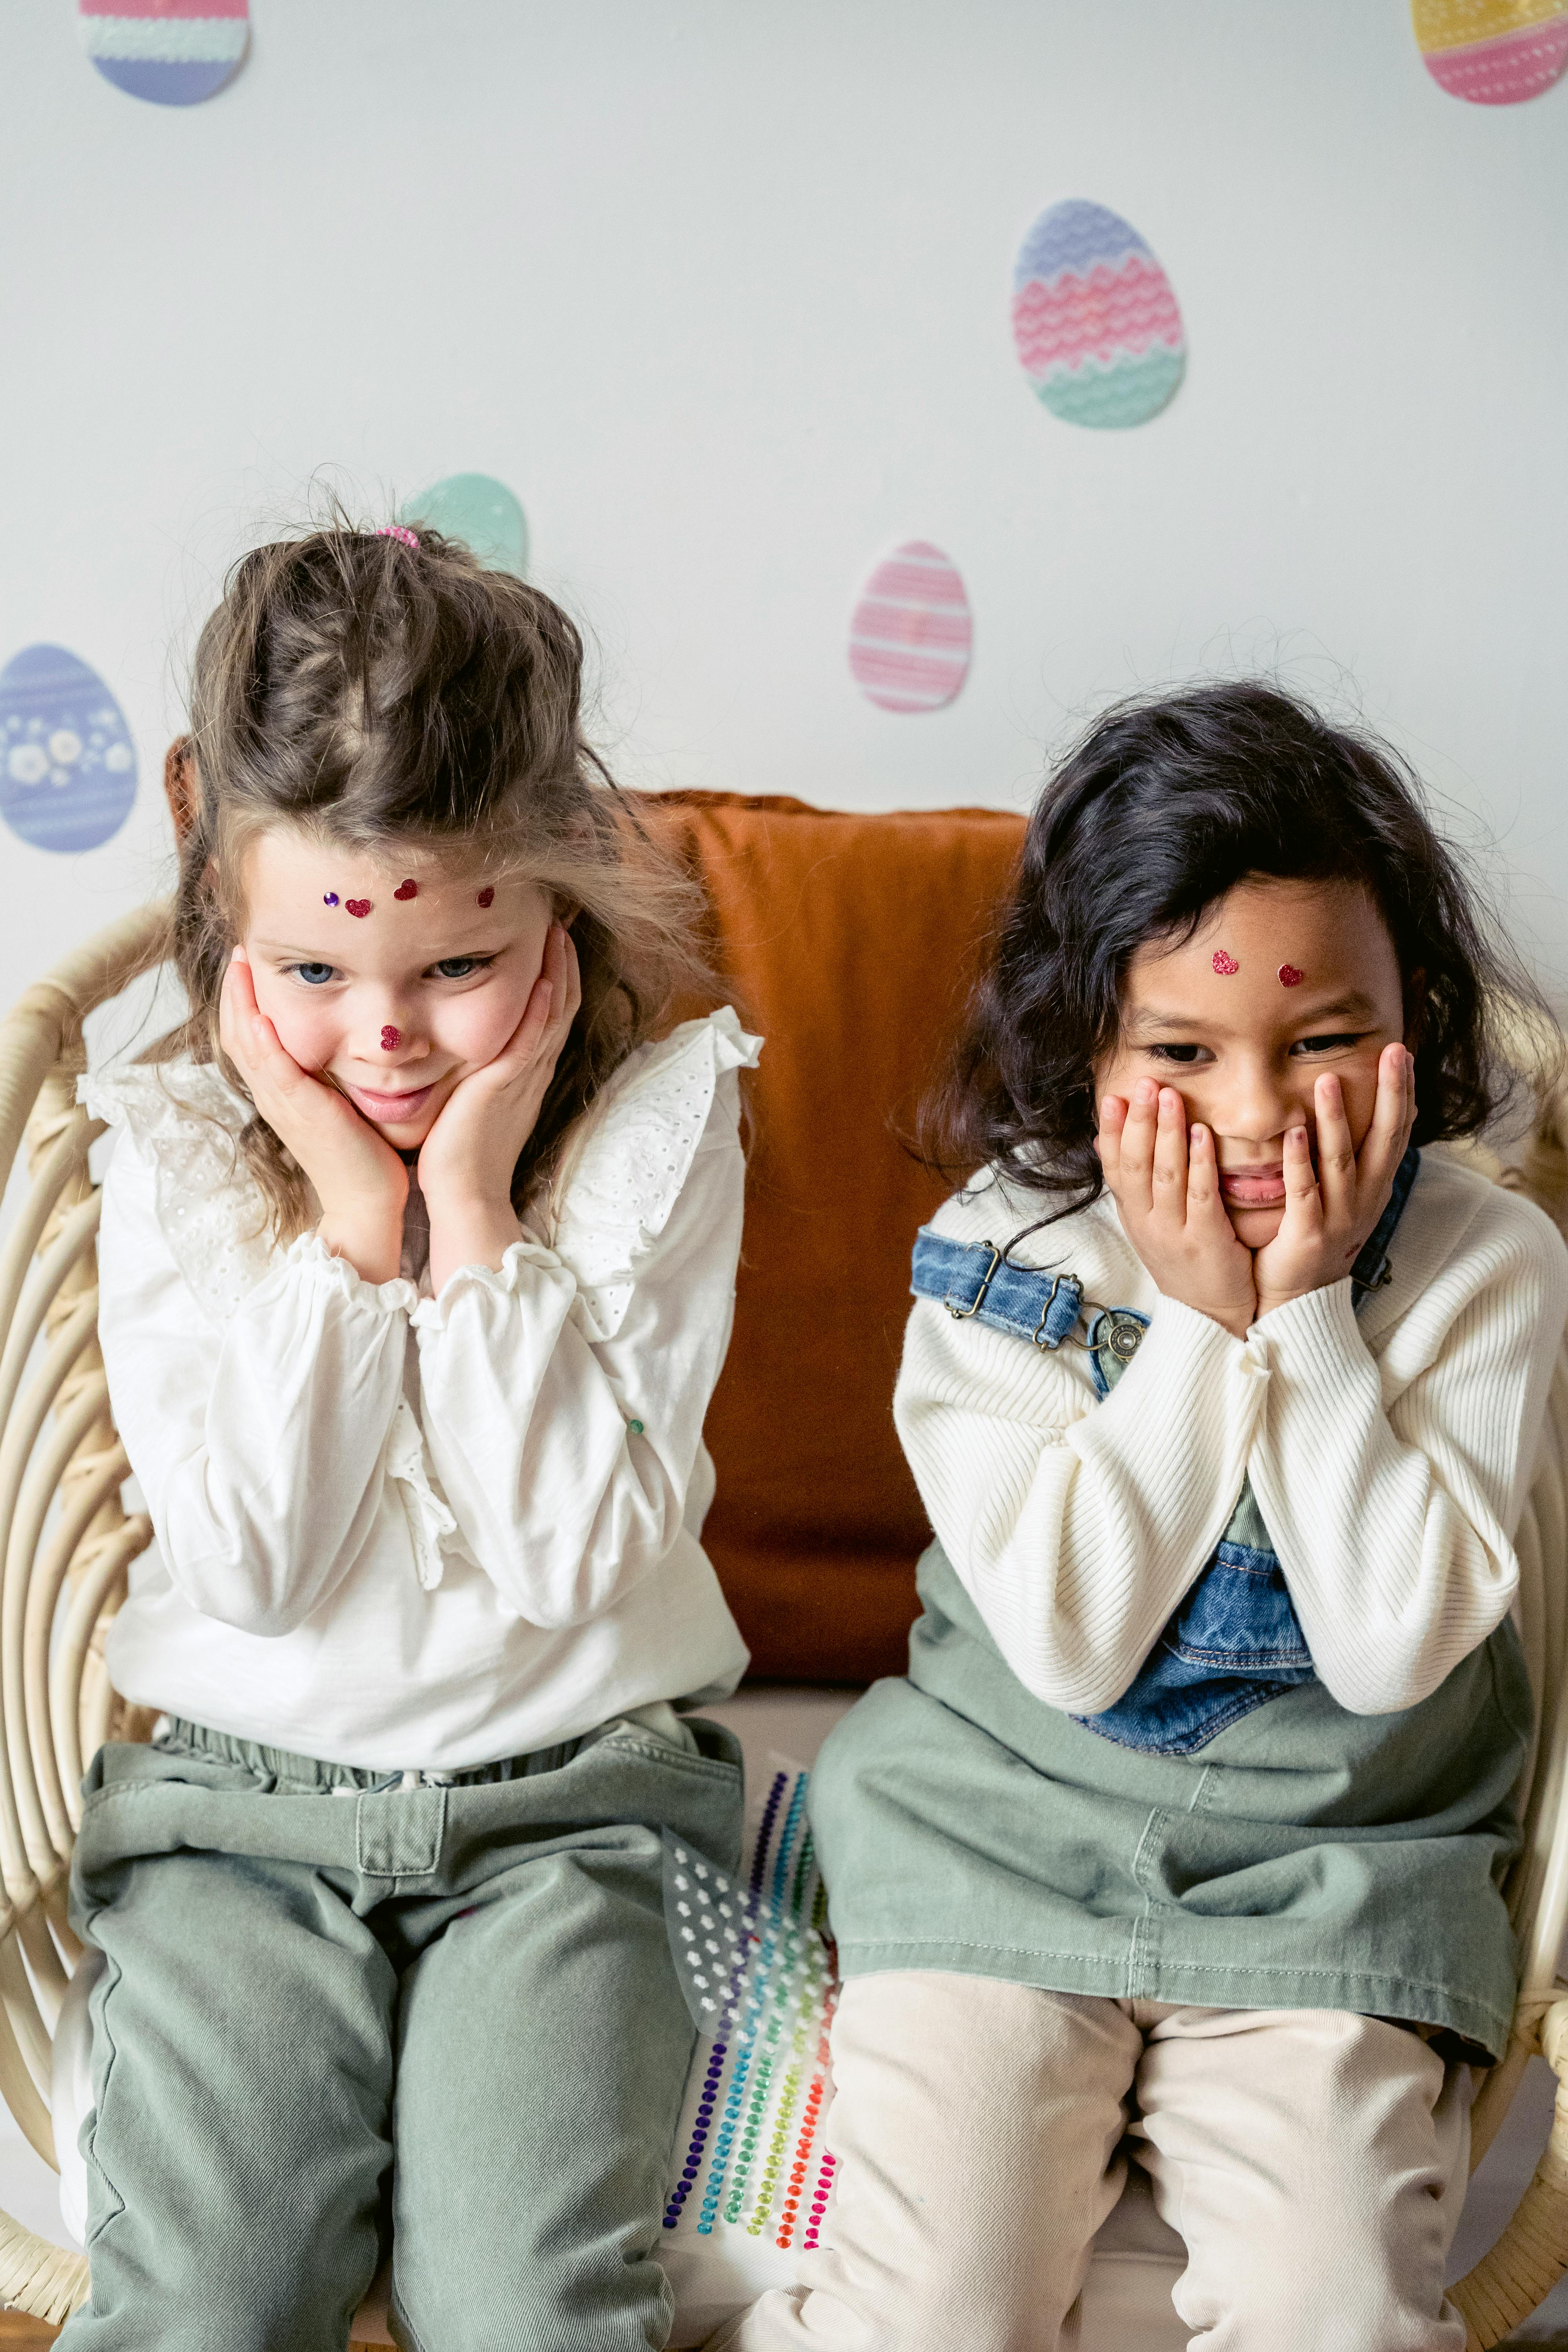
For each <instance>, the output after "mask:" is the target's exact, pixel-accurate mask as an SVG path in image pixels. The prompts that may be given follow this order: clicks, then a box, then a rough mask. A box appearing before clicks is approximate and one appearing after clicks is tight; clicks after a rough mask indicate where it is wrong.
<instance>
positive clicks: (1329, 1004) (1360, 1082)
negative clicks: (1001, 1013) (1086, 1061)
mask: <svg viewBox="0 0 1568 2352" xmlns="http://www.w3.org/2000/svg"><path fill="white" fill-rule="evenodd" d="M1401 1040H1403V1041H1404V1042H1405V1044H1407V1045H1414V1042H1415V1041H1414V1038H1413V1036H1407V1035H1406V1024H1405V989H1404V986H1403V983H1402V981H1401V975H1400V971H1399V965H1398V961H1397V960H1396V958H1395V956H1394V942H1393V940H1391V939H1390V937H1389V935H1388V930H1387V928H1386V926H1385V925H1384V920H1383V918H1382V916H1381V915H1380V914H1379V912H1378V910H1377V908H1376V907H1375V906H1374V905H1373V901H1372V899H1371V898H1369V897H1368V896H1367V894H1366V892H1365V891H1364V890H1363V889H1362V888H1361V887H1359V886H1357V885H1354V884H1351V883H1344V882H1279V881H1270V880H1268V879H1259V880H1256V881H1247V882H1241V883H1238V884H1237V887H1235V888H1234V889H1233V890H1230V891H1228V892H1227V893H1226V896H1225V898H1222V899H1221V900H1220V901H1219V902H1218V904H1217V906H1216V907H1215V908H1214V909H1212V910H1211V912H1210V913H1209V914H1208V915H1206V916H1205V919H1204V921H1203V923H1202V924H1201V925H1200V927H1199V929H1197V930H1196V931H1195V932H1194V935H1193V937H1192V938H1191V939H1190V940H1182V941H1180V942H1179V943H1178V944H1176V945H1174V946H1173V945H1171V944H1170V943H1169V942H1168V941H1161V940H1154V941H1152V942H1151V943H1150V945H1149V946H1147V947H1145V948H1141V949H1140V950H1139V951H1138V953H1137V954H1136V955H1135V956H1134V957H1133V959H1132V962H1131V967H1130V969H1129V971H1128V973H1127V977H1126V981H1125V982H1124V984H1123V987H1122V992H1121V1037H1120V1039H1119V1041H1118V1043H1117V1045H1116V1047H1115V1049H1114V1051H1113V1052H1112V1053H1110V1055H1106V1056H1105V1058H1104V1059H1103V1060H1102V1061H1101V1062H1100V1063H1099V1064H1098V1065H1097V1066H1096V1069H1095V1093H1096V1096H1097V1097H1104V1096H1106V1095H1119V1096H1121V1097H1124V1098H1125V1099H1126V1100H1128V1101H1129V1102H1131V1101H1133V1100H1134V1099H1138V1098H1140V1097H1139V1095H1138V1090H1139V1088H1140V1087H1147V1088H1149V1089H1150V1090H1151V1092H1150V1093H1149V1094H1148V1095H1146V1096H1144V1097H1142V1099H1144V1100H1152V1099H1153V1098H1154V1091H1153V1090H1157V1089H1158V1088H1159V1087H1175V1088H1176V1090H1177V1091H1178V1093H1179V1094H1180V1095H1181V1097H1182V1100H1183V1102H1184V1105H1185V1108H1186V1116H1187V1124H1188V1126H1189V1128H1190V1127H1191V1126H1192V1124H1193V1122H1194V1120H1200V1121H1202V1123H1203V1124H1204V1125H1205V1127H1208V1128H1210V1129H1212V1130H1213V1133H1214V1139H1215V1149H1216V1151H1217V1154H1218V1160H1219V1171H1220V1184H1221V1190H1222V1192H1223V1193H1224V1196H1225V1205H1226V1212H1227V1213H1228V1214H1229V1217H1230V1220H1231V1223H1232V1224H1233V1226H1234V1227H1235V1229H1236V1234H1237V1239H1238V1240H1239V1241H1241V1242H1243V1243H1244V1244H1246V1246H1247V1248H1248V1249H1261V1248H1263V1247H1264V1245H1265V1244H1267V1243H1268V1242H1270V1241H1272V1240H1273V1238H1274V1236H1275V1234H1276V1233H1277V1232H1278V1231H1279V1222H1280V1219H1281V1217H1282V1216H1283V1214H1284V1205H1285V1185H1284V1178H1283V1172H1282V1171H1283V1163H1284V1141H1285V1132H1286V1129H1288V1128H1291V1127H1300V1126H1305V1128H1306V1129H1307V1134H1308V1137H1309V1139H1310V1141H1311V1143H1312V1153H1313V1159H1314V1161H1315V1160H1316V1158H1317V1143H1316V1137H1317V1127H1316V1119H1315V1115H1314V1108H1313V1099H1312V1088H1313V1085H1314V1083H1315V1081H1316V1080H1317V1079H1318V1077H1319V1076H1321V1074H1322V1073H1323V1072H1324V1071H1325V1070H1330V1071H1332V1073H1333V1074H1334V1076H1336V1077H1337V1078H1338V1080H1339V1082H1340V1086H1341V1089H1342V1094H1343V1098H1344V1108H1345V1116H1346V1118H1347V1119H1348V1121H1349V1124H1350V1130H1351V1135H1352V1139H1353V1141H1354V1143H1355V1146H1356V1149H1357V1150H1360V1148H1361V1144H1362V1140H1363V1137H1364V1136H1365V1134H1366V1131H1367V1129H1368V1128H1369V1127H1370V1126H1371V1124H1372V1115H1373V1105H1374V1103H1375V1100H1376V1096H1377V1064H1378V1056H1379V1055H1380V1054H1381V1053H1382V1052H1383V1050H1384V1046H1385V1045H1392V1044H1394V1043H1397V1042H1399V1041H1401Z"/></svg>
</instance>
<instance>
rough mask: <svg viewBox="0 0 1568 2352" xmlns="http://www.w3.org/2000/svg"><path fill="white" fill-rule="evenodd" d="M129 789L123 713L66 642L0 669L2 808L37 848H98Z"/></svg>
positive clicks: (128, 799) (131, 758) (118, 818)
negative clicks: (68, 649)
mask: <svg viewBox="0 0 1568 2352" xmlns="http://www.w3.org/2000/svg"><path fill="white" fill-rule="evenodd" d="M135 797H136V751H135V746H134V745H133V744H132V740H131V730H130V728H129V727H127V725H126V724H125V716H124V713H123V712H122V711H121V708H120V705H119V704H118V702H116V700H115V699H114V697H113V695H112V694H110V690H109V688H107V687H106V686H105V684H104V683H103V680H102V679H101V678H100V677H99V675H98V673H97V671H96V670H92V669H89V667H88V666H87V664H86V662H84V661H79V660H78V658H77V656H76V655H75V654H71V653H68V652H67V651H66V649H65V647H64V646H23V648H22V650H21V652H20V653H19V654H13V655H12V656H11V659H10V660H9V661H8V662H7V663H6V665H5V668H4V669H0V816H3V817H4V818H5V822H6V824H8V825H9V826H10V828H11V830H12V832H13V833H15V834H16V835H19V836H20V838H21V839H22V840H23V841H26V842H27V843H29V844H30V845H31V846H32V847H33V848H34V849H58V850H76V849H96V848H97V847H98V846H99V845H100V842H105V841H107V840H108V839H109V838H110V835H111V834H116V833H118V832H119V830H120V828H121V825H122V824H124V822H125V820H126V817H127V816H128V815H129V814H130V811H131V803H132V801H133V800H134V799H135Z"/></svg>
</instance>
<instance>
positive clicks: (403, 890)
mask: <svg viewBox="0 0 1568 2352" xmlns="http://www.w3.org/2000/svg"><path fill="white" fill-rule="evenodd" d="M392 895H393V897H394V898H417V897H418V896H419V885H418V883H417V882H400V883H399V884H398V886H397V887H396V889H395V891H394V892H393V894H392Z"/></svg>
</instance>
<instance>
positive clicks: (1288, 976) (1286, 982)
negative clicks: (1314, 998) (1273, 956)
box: [1279, 963, 1307, 988]
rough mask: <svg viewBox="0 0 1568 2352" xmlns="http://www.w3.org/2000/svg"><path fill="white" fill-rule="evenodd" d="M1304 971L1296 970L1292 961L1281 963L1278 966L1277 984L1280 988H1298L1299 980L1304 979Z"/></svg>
mask: <svg viewBox="0 0 1568 2352" xmlns="http://www.w3.org/2000/svg"><path fill="white" fill-rule="evenodd" d="M1306 977H1307V975H1306V973H1305V972H1304V971H1297V969H1296V967H1295V965H1294V964H1293V963H1282V964H1281V965H1280V967H1279V985H1280V987H1281V988H1300V985H1301V982H1303V981H1304V980H1305V979H1306Z"/></svg>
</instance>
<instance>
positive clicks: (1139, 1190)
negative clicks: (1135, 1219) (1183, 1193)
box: [1121, 1078, 1160, 1209]
mask: <svg viewBox="0 0 1568 2352" xmlns="http://www.w3.org/2000/svg"><path fill="white" fill-rule="evenodd" d="M1159 1110H1160V1089H1159V1087H1157V1086H1156V1085H1155V1084H1154V1081H1153V1079H1152V1078H1140V1079H1139V1081H1138V1083H1137V1085H1136V1086H1135V1087H1133V1089H1132V1099H1131V1102H1130V1103H1129V1104H1128V1106H1127V1118H1126V1120H1125V1122H1124V1124H1123V1126H1122V1129H1121V1181H1122V1182H1123V1184H1124V1185H1125V1186H1126V1187H1127V1189H1128V1192H1129V1196H1130V1198H1131V1202H1132V1205H1133V1206H1134V1207H1136V1208H1141V1209H1147V1208H1148V1207H1149V1205H1150V1202H1151V1200H1152V1195H1153V1171H1154V1136H1155V1132H1156V1126H1157V1121H1158V1118H1159Z"/></svg>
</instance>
